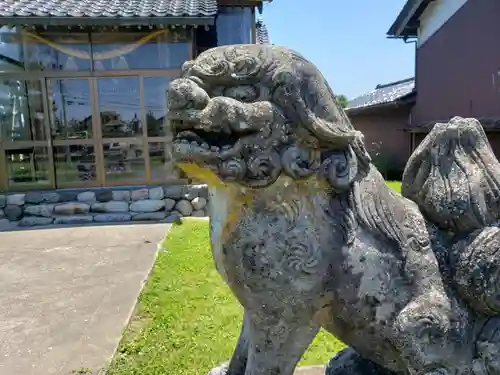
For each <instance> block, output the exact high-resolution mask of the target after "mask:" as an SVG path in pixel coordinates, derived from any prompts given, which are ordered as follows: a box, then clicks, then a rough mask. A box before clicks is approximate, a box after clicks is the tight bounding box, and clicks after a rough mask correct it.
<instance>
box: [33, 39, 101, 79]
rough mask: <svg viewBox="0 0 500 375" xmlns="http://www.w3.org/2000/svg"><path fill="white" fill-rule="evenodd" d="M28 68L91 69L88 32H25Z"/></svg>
mask: <svg viewBox="0 0 500 375" xmlns="http://www.w3.org/2000/svg"><path fill="white" fill-rule="evenodd" d="M25 41H26V51H27V56H26V58H25V60H26V62H27V64H28V67H27V68H28V70H63V71H77V70H80V71H89V70H90V66H91V55H90V42H89V34H88V33H84V32H82V33H69V32H68V33H64V34H62V33H61V34H53V33H52V34H50V33H42V34H35V33H29V32H26V33H25Z"/></svg>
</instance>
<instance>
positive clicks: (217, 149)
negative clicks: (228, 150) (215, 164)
mask: <svg viewBox="0 0 500 375" xmlns="http://www.w3.org/2000/svg"><path fill="white" fill-rule="evenodd" d="M219 150H220V149H219V147H217V146H212V147H210V151H214V152H217V151H219Z"/></svg>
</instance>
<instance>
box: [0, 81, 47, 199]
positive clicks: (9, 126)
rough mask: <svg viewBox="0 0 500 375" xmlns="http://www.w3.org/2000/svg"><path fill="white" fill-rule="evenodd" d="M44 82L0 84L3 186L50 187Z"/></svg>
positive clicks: (11, 188) (11, 187)
mask: <svg viewBox="0 0 500 375" xmlns="http://www.w3.org/2000/svg"><path fill="white" fill-rule="evenodd" d="M43 91H44V81H43V80H36V79H34V80H26V79H22V78H14V77H13V78H6V79H2V80H1V81H0V141H1V146H2V149H3V150H2V152H1V157H0V159H2V160H1V163H2V167H4V168H1V169H2V171H1V172H2V173H1V174H2V176H1V178H2V185H3V186H2V187H3V188H7V189H10V190H16V189H19V190H21V189H37V188H38V189H43V188H48V187H50V186H51V173H50V172H51V169H50V156H49V149H48V145H49V142H48V136H47V132H48V131H47V122H46V115H47V113H46V112H47V111H46V108H45V106H44V101H43Z"/></svg>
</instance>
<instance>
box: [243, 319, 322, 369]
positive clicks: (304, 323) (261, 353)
mask: <svg viewBox="0 0 500 375" xmlns="http://www.w3.org/2000/svg"><path fill="white" fill-rule="evenodd" d="M247 322H248V334H249V336H248V337H249V341H248V345H249V348H248V349H249V350H248V362H247V366H246V372H245V375H293V372H294V370H295V367H296V365H297V363H298V362H299V360H300V359H301V358H302V355H303V354H304V352H305V351H306V349H307V348H308V346H309V345H310V344H311V342H312V340H313V339H314V337H315V336H316V334H317V333H318V330H319V325H317V324H316V323H314V322H313V321H312V319H311V320H308V319H306V318H304V316H302V315H300V314H298V313H297V314H293V313H290V312H287V313H285V314H283V313H282V312H278V311H275V312H273V313H269V312H268V313H267V314H265V313H263V312H262V311H258V312H256V313H254V314H251V313H250V314H248V320H247Z"/></svg>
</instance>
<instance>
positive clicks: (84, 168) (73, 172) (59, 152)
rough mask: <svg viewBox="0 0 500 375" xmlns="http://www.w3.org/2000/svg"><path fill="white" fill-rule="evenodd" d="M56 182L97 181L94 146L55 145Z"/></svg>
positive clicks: (61, 183)
mask: <svg viewBox="0 0 500 375" xmlns="http://www.w3.org/2000/svg"><path fill="white" fill-rule="evenodd" d="M54 164H55V172H56V184H57V185H58V186H60V185H63V184H71V183H78V182H82V181H96V179H97V176H96V166H95V154H94V147H93V146H91V145H68V146H55V147H54Z"/></svg>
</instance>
